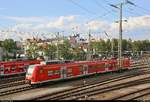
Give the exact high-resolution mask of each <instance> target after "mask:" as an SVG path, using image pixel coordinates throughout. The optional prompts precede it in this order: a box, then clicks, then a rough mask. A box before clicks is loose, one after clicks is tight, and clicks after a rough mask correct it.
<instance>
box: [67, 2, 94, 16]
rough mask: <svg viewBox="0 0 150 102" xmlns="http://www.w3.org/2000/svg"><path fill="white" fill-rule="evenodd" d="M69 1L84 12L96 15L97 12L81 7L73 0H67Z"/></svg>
mask: <svg viewBox="0 0 150 102" xmlns="http://www.w3.org/2000/svg"><path fill="white" fill-rule="evenodd" d="M67 1H69V2H71V3H72V4H74V5H76V6H78V7H79V8H81V9H82V10H84V11H86V12H88V13H90V14H94V15H95V14H96V13H95V12H93V11H90V10H89V9H87V8H85V7H83V6H81V5H80V4H78V3H77V2H75V1H73V0H67Z"/></svg>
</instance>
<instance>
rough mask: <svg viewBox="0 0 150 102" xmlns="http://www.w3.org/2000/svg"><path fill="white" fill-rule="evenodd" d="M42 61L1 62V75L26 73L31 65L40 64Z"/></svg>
mask: <svg viewBox="0 0 150 102" xmlns="http://www.w3.org/2000/svg"><path fill="white" fill-rule="evenodd" d="M40 62H41V61H40V60H22V61H8V62H0V77H5V76H11V75H16V74H23V73H26V71H27V67H28V66H29V65H33V64H40Z"/></svg>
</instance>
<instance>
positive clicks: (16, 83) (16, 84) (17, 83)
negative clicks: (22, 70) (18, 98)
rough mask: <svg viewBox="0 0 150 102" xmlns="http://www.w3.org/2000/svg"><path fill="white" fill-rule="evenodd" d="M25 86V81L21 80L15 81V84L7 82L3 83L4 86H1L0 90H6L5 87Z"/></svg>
mask: <svg viewBox="0 0 150 102" xmlns="http://www.w3.org/2000/svg"><path fill="white" fill-rule="evenodd" d="M23 84H25V80H21V81H15V82H9V83H7V84H6V83H5V84H1V85H0V89H2V88H7V87H12V86H18V85H23Z"/></svg>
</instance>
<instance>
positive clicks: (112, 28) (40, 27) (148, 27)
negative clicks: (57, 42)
mask: <svg viewBox="0 0 150 102" xmlns="http://www.w3.org/2000/svg"><path fill="white" fill-rule="evenodd" d="M3 17H4V16H3ZM4 18H5V19H9V20H12V21H16V23H17V25H14V26H13V27H12V28H11V29H12V30H14V31H24V32H56V31H65V32H66V33H65V34H69V32H72V31H73V30H74V31H78V32H82V33H86V34H87V32H88V30H89V29H90V30H92V32H102V33H103V32H104V31H107V32H108V34H109V35H110V36H112V37H115V38H116V37H118V27H119V25H118V24H116V23H114V22H110V21H107V20H93V21H90V22H88V24H86V23H83V22H81V21H82V20H81V17H80V16H77V15H70V16H59V17H55V18H49V17H12V16H5V17H4ZM82 19H83V18H82ZM126 19H127V20H128V22H127V23H125V22H124V23H123V31H124V32H127V31H130V32H132V33H133V32H135V33H136V34H137V36H138V34H142V31H143V30H145V31H146V34H148V33H150V15H145V16H139V17H129V18H126ZM79 20H80V22H79ZM74 27H78V28H76V29H73V28H74ZM137 30H138V32H137ZM130 32H128V33H130ZM102 33H101V35H100V36H101V37H103V38H106V36H105V35H104V34H102ZM144 33H145V32H144ZM41 34H42V33H41ZM32 35H33V36H35V35H34V34H29V33H26V34H25V35H22V36H20V35H14V38H15V37H17V36H19V37H23V38H24V39H26V38H30V37H31V36H32ZM128 35H129V34H128ZM8 36H9V35H8ZM8 36H3V37H8ZM39 36H42V35H39ZM50 36H51V35H50ZM50 36H49V37H50ZM125 37H127V35H125ZM129 37H130V35H129ZM131 37H132V36H131ZM137 38H138V37H137Z"/></svg>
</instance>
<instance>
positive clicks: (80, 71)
mask: <svg viewBox="0 0 150 102" xmlns="http://www.w3.org/2000/svg"><path fill="white" fill-rule="evenodd" d="M117 66H118V65H117V60H105V61H83V62H82V61H80V62H74V63H62V64H52V65H42V64H36V65H31V66H29V68H28V70H27V73H26V80H27V82H28V83H30V84H31V85H35V84H41V83H45V82H50V81H59V80H64V79H70V78H77V77H81V76H85V75H91V74H95V73H105V72H112V71H117V70H119V69H118V68H117ZM129 66H130V65H129V59H128V60H127V59H125V60H123V67H126V68H127V67H129ZM124 69H125V68H124Z"/></svg>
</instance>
